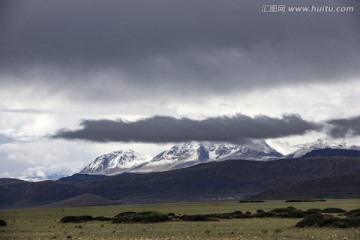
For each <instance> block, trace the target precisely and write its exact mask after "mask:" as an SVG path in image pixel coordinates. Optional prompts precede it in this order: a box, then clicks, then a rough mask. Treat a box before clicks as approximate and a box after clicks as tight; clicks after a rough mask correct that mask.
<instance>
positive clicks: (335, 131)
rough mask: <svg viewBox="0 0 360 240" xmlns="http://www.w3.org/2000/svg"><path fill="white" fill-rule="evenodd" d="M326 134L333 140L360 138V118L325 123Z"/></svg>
mask: <svg viewBox="0 0 360 240" xmlns="http://www.w3.org/2000/svg"><path fill="white" fill-rule="evenodd" d="M327 124H328V127H327V130H328V134H329V135H330V136H331V137H333V138H344V137H357V136H360V116H356V117H351V118H339V119H332V120H329V121H327Z"/></svg>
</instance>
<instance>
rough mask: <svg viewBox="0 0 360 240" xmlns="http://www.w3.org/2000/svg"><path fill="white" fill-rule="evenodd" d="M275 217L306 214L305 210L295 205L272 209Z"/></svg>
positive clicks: (300, 216) (292, 216)
mask: <svg viewBox="0 0 360 240" xmlns="http://www.w3.org/2000/svg"><path fill="white" fill-rule="evenodd" d="M270 212H271V213H273V214H274V216H275V217H280V218H302V217H304V216H305V214H304V212H303V211H301V210H298V209H296V208H294V207H287V208H275V209H273V210H271V211H270Z"/></svg>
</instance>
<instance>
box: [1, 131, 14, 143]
mask: <svg viewBox="0 0 360 240" xmlns="http://www.w3.org/2000/svg"><path fill="white" fill-rule="evenodd" d="M12 142H15V139H14V138H13V137H10V136H7V135H5V134H1V133H0V144H5V143H12Z"/></svg>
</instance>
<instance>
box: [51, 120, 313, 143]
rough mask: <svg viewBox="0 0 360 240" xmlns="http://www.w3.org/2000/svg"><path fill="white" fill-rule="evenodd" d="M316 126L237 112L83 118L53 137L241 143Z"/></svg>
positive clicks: (295, 132)
mask: <svg viewBox="0 0 360 240" xmlns="http://www.w3.org/2000/svg"><path fill="white" fill-rule="evenodd" d="M317 128H318V125H316V124H314V123H312V122H308V121H305V120H303V119H302V118H301V117H300V116H298V115H284V116H283V117H282V118H271V117H267V116H263V115H261V116H256V117H253V118H252V117H248V116H245V115H236V116H234V117H216V118H207V119H204V120H192V119H188V118H181V119H176V118H172V117H164V116H155V117H152V118H146V119H141V120H138V121H135V122H125V121H122V120H118V121H111V120H84V121H83V122H82V123H81V129H78V130H64V129H63V130H60V131H58V132H57V133H56V134H55V135H54V136H52V137H53V138H64V139H68V140H74V139H81V140H87V141H94V142H109V141H113V142H147V143H165V142H185V141H227V142H239V141H246V140H247V139H263V138H277V137H284V136H290V135H301V134H304V133H305V132H307V131H310V130H315V129H317Z"/></svg>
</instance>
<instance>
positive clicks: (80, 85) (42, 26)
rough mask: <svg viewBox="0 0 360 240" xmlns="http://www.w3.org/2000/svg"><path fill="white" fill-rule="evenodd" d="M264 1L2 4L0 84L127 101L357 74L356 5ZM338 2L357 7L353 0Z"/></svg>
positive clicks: (323, 1) (330, 79)
mask: <svg viewBox="0 0 360 240" xmlns="http://www.w3.org/2000/svg"><path fill="white" fill-rule="evenodd" d="M269 3H270V2H269ZM262 4H263V3H262V2H259V1H253V0H245V1H238V0H225V1H221V2H219V1H217V0H209V1H202V0H191V1H190V0H181V1H180V0H179V1H168V0H153V1H146V0H140V1H132V0H122V1H113V0H109V1H105V2H101V4H100V3H99V2H98V1H87V0H86V1H85V0H79V1H68V0H64V1H53V0H51V1H45V0H44V1H43V0H37V1H17V0H14V1H2V2H1V6H0V8H1V9H2V12H1V15H2V16H1V17H0V27H1V32H0V39H1V41H0V77H1V82H2V84H4V86H16V89H17V88H18V87H20V88H29V85H28V83H29V81H31V83H32V84H31V87H32V88H34V89H36V91H45V92H47V93H48V94H62V95H65V96H66V97H71V98H72V99H74V98H76V99H77V100H81V101H89V100H91V101H109V100H111V101H114V100H116V101H125V100H132V101H134V100H136V99H139V97H138V96H139V95H141V96H142V99H153V98H159V97H161V98H162V99H167V98H172V97H180V96H181V97H193V96H198V95H202V96H209V95H214V94H218V95H222V94H231V93H244V92H249V91H250V90H254V89H266V88H269V87H277V86H281V85H296V84H312V83H315V82H323V83H331V82H338V81H339V79H341V81H346V80H354V79H355V78H357V77H359V76H360V69H359V68H358V66H359V63H360V46H359V44H358V43H359V42H360V30H359V28H358V22H359V20H360V13H359V11H355V12H353V13H344V14H333V13H327V14H309V13H308V14H306V13H298V14H291V13H284V14H264V13H261V8H262ZM276 4H287V5H289V6H290V2H289V1H283V2H279V1H276ZM292 4H294V3H292ZM297 4H298V5H301V6H308V5H312V4H315V3H314V1H310V0H304V1H301V3H297ZM316 4H317V5H319V6H322V5H323V4H326V5H331V6H336V5H339V4H345V3H340V2H339V1H333V0H318V1H316ZM346 5H348V6H354V7H355V10H357V8H356V7H358V6H359V5H360V3H359V1H357V0H356V1H355V0H348V1H346ZM78 89H81V91H78Z"/></svg>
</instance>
